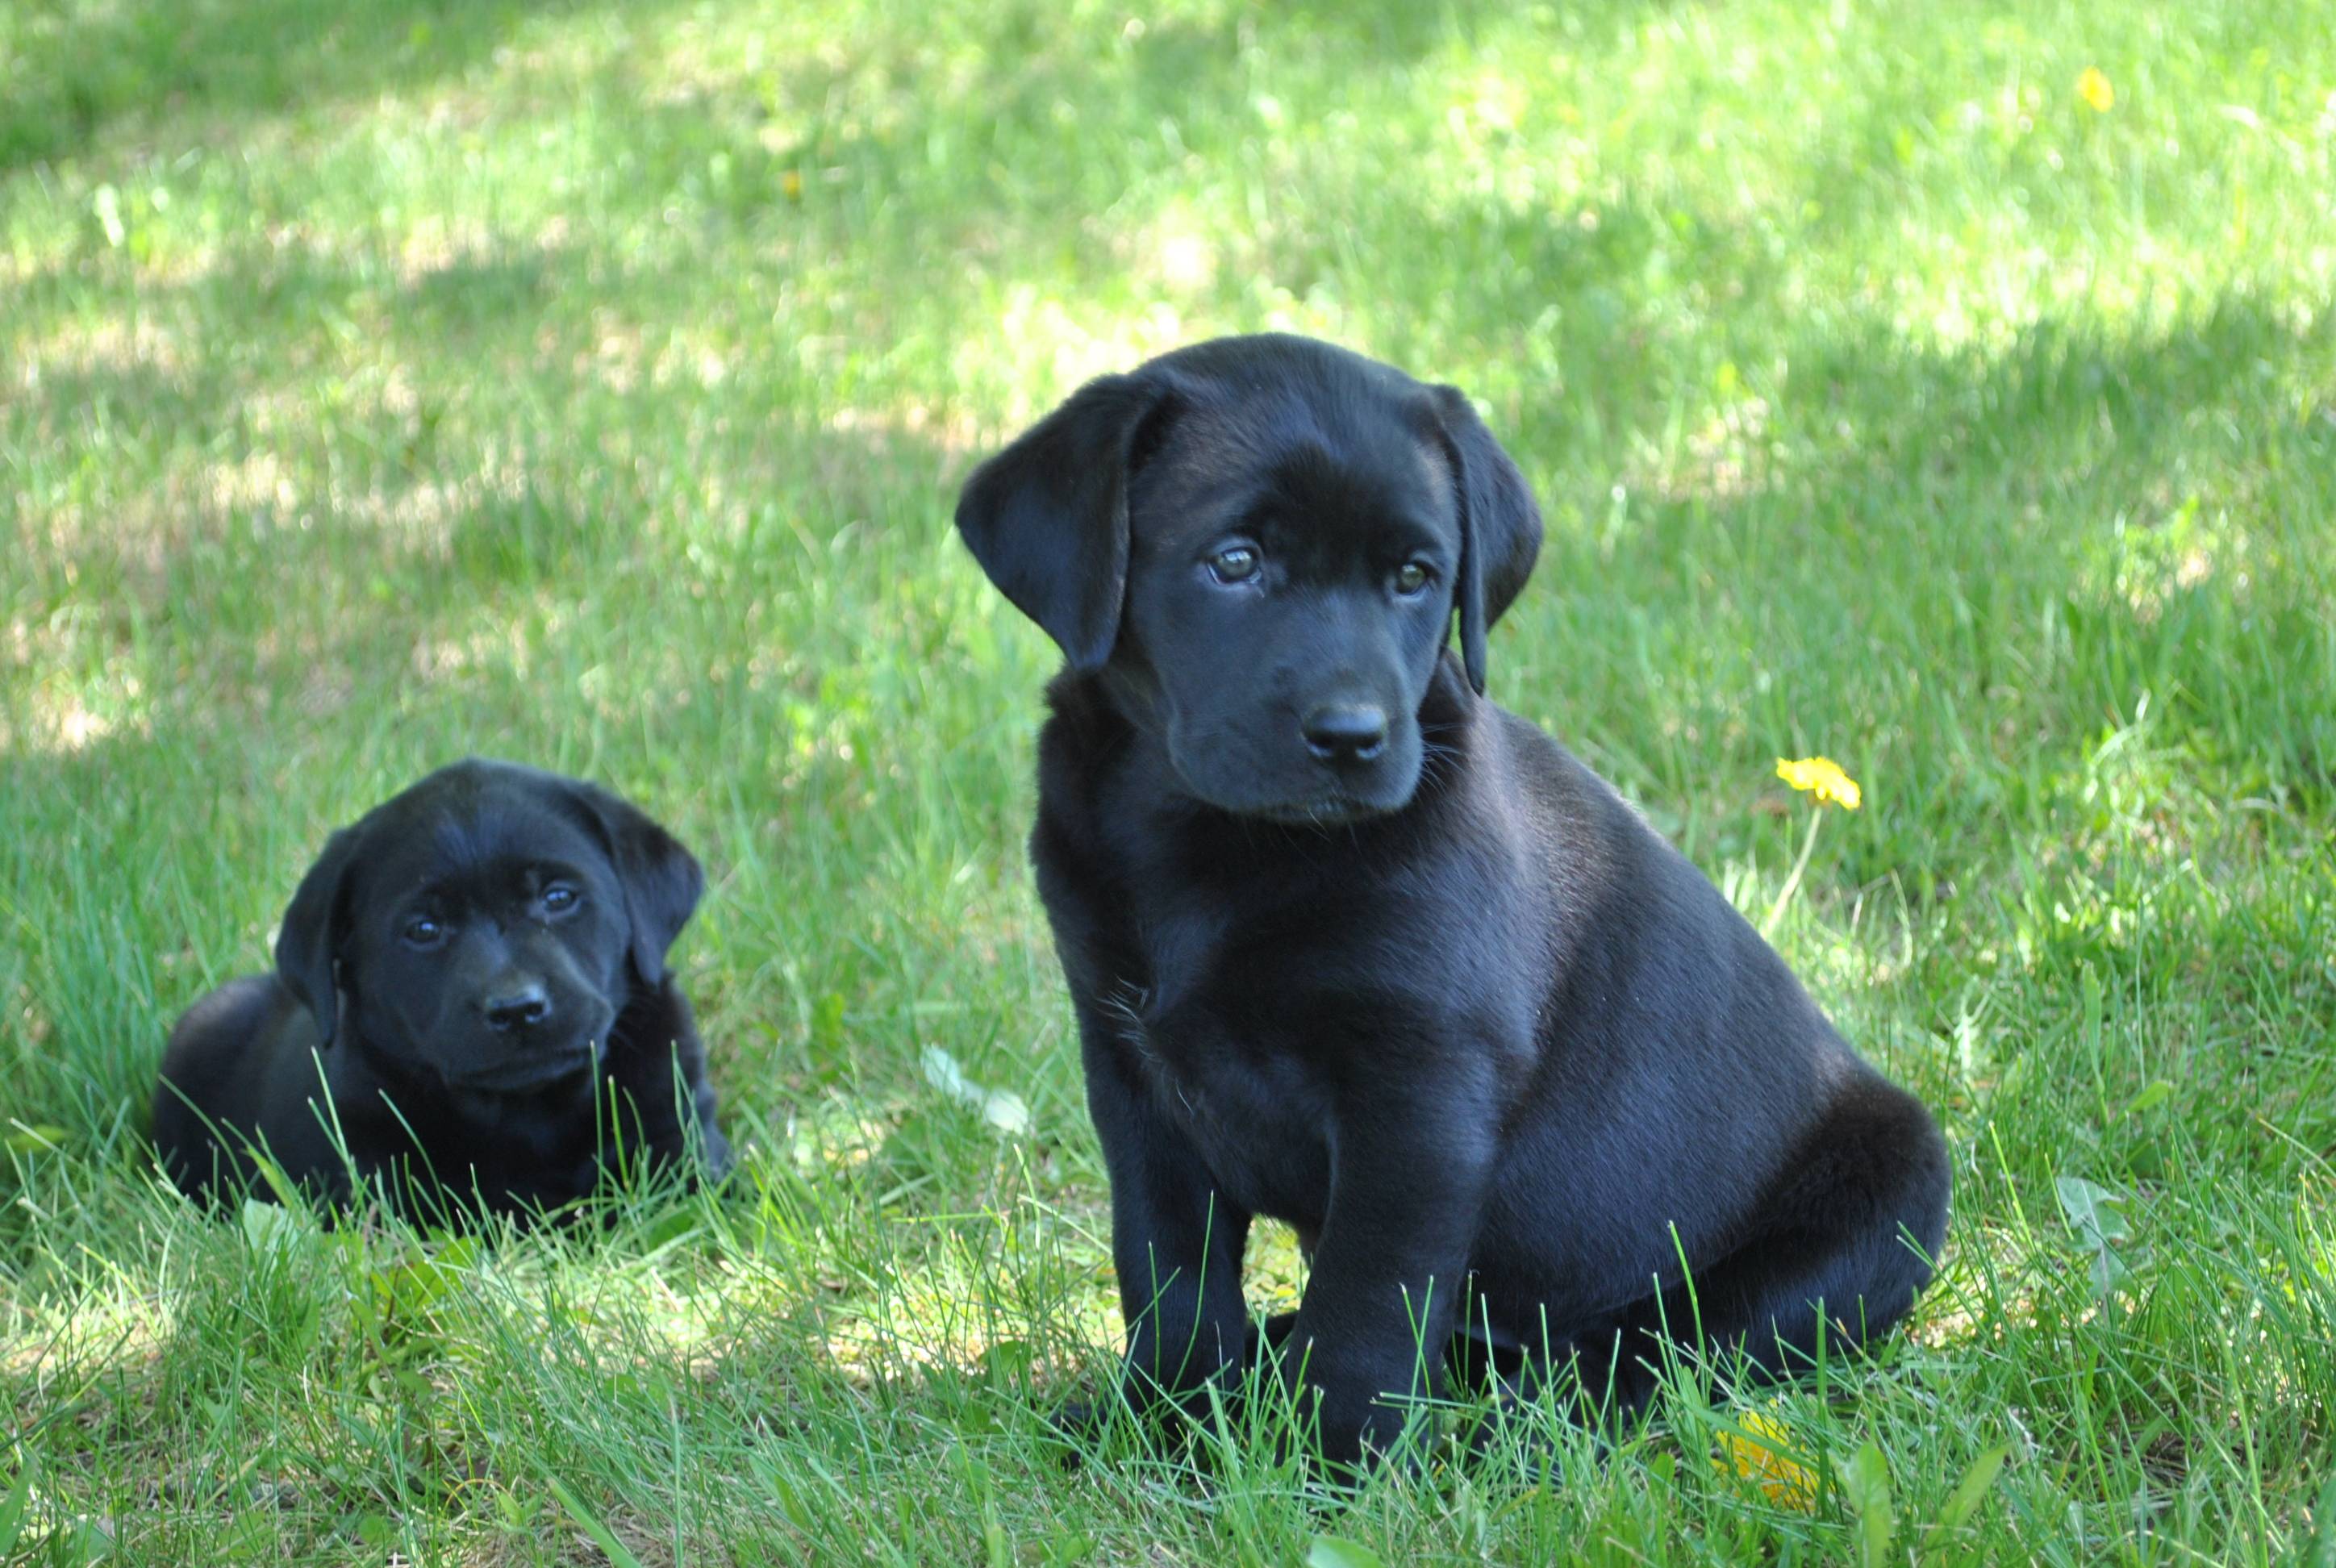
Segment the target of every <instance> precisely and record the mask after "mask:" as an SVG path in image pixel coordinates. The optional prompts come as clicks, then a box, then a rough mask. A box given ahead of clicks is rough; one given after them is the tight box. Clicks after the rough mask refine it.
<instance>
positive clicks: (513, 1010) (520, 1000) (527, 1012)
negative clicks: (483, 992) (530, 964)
mask: <svg viewBox="0 0 2336 1568" xmlns="http://www.w3.org/2000/svg"><path fill="white" fill-rule="evenodd" d="M482 1010H483V1011H484V1012H485V1013H486V1015H487V1027H489V1028H492V1029H494V1030H496V1031H497V1032H498V1033H501V1034H509V1033H510V1032H511V1030H513V1029H531V1028H533V1027H535V1026H536V1025H538V1024H540V1023H541V1022H543V1020H544V1019H546V1018H550V1016H551V998H550V997H549V996H547V995H546V994H545V993H544V989H543V985H542V982H540V981H538V980H530V981H529V982H528V983H527V984H525V985H522V986H514V987H512V988H511V989H510V990H509V991H506V992H505V993H503V994H502V995H501V996H499V997H489V998H487V1000H486V1002H485V1004H484V1006H483V1008H482Z"/></svg>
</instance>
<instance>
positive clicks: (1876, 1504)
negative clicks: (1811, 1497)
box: [1835, 1437, 1898, 1568]
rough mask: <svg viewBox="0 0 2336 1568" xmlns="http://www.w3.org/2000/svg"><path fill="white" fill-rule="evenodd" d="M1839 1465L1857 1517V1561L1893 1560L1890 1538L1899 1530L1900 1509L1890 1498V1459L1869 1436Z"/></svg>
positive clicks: (1873, 1567) (1877, 1564)
mask: <svg viewBox="0 0 2336 1568" xmlns="http://www.w3.org/2000/svg"><path fill="white" fill-rule="evenodd" d="M1835 1469H1836V1472H1837V1474H1838V1475H1840V1476H1841V1489H1842V1495H1844V1497H1845V1498H1847V1499H1848V1502H1849V1511H1850V1514H1851V1515H1852V1516H1853V1517H1854V1519H1855V1520H1856V1521H1857V1561H1858V1563H1859V1564H1860V1565H1861V1568H1882V1564H1883V1563H1885V1562H1887V1561H1889V1553H1890V1538H1891V1537H1892V1536H1893V1535H1894V1534H1897V1533H1898V1514H1897V1511H1896V1509H1894V1508H1893V1506H1892V1505H1891V1502H1890V1461H1889V1460H1888V1459H1886V1458H1884V1457H1883V1454H1882V1448H1881V1446H1880V1445H1879V1444H1877V1443H1875V1442H1874V1439H1873V1438H1871V1437H1869V1438H1867V1439H1866V1440H1865V1442H1864V1446H1861V1447H1860V1448H1859V1449H1858V1450H1857V1452H1856V1453H1854V1454H1853V1455H1851V1456H1849V1457H1848V1458H1846V1459H1843V1460H1839V1461H1837V1462H1836V1464H1835Z"/></svg>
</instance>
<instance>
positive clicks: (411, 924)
mask: <svg viewBox="0 0 2336 1568" xmlns="http://www.w3.org/2000/svg"><path fill="white" fill-rule="evenodd" d="M398 934H399V935H400V936H402V937H404V939H405V940H406V941H407V942H408V943H409V944H411V945H412V946H414V947H417V948H434V947H436V946H437V945H438V941H439V939H440V938H442V937H443V936H444V935H445V934H446V928H445V927H444V926H442V925H440V924H439V923H438V922H437V921H436V920H432V919H431V918H430V917H429V916H428V915H416V916H414V918H413V919H412V920H408V921H406V922H405V930H403V931H401V932H399V933H398Z"/></svg>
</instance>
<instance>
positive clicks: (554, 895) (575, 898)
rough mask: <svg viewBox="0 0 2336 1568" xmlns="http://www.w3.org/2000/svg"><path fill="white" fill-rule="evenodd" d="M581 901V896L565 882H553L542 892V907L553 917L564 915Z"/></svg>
mask: <svg viewBox="0 0 2336 1568" xmlns="http://www.w3.org/2000/svg"><path fill="white" fill-rule="evenodd" d="M582 901H583V899H582V895H580V894H579V893H578V892H577V891H576V890H575V889H574V888H571V887H569V885H568V884H567V883H566V882H554V883H552V884H551V885H550V887H548V888H546V889H544V890H543V907H544V908H545V909H546V910H548V911H550V912H551V913H553V914H555V915H564V914H566V913H567V912H568V911H570V910H572V909H574V908H575V907H576V906H577V905H578V904H579V903H580V902H582Z"/></svg>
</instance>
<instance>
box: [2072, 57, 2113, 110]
mask: <svg viewBox="0 0 2336 1568" xmlns="http://www.w3.org/2000/svg"><path fill="white" fill-rule="evenodd" d="M2077 96H2078V97H2079V98H2081V99H2083V100H2084V101H2085V102H2086V103H2087V105H2088V106H2089V107H2090V108H2091V110H2092V112H2094V113H2096V114H2107V112H2109V111H2110V110H2111V109H2112V108H2114V107H2116V105H2117V89H2116V88H2115V87H2113V86H2111V85H2110V84H2109V79H2108V75H2107V73H2105V72H2104V71H2102V69H2101V68H2100V67H2099V66H2098V65H2088V66H2086V67H2085V69H2084V71H2083V73H2081V74H2079V75H2078V78H2077Z"/></svg>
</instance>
